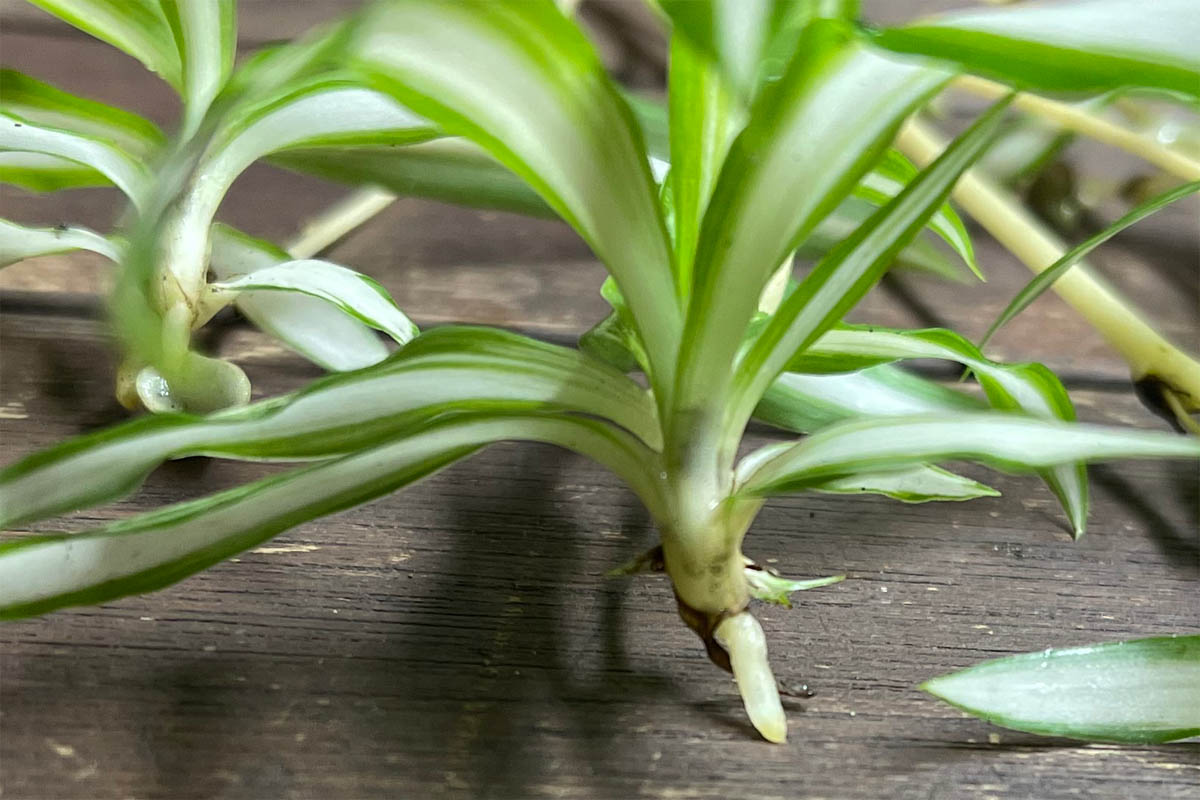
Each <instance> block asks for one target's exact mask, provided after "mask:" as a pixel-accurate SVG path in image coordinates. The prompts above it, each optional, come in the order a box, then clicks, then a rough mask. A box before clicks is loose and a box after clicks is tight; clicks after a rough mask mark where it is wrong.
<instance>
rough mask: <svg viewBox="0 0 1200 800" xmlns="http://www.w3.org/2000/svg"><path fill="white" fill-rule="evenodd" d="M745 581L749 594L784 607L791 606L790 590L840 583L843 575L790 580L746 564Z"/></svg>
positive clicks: (843, 577) (843, 578)
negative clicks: (748, 587)
mask: <svg viewBox="0 0 1200 800" xmlns="http://www.w3.org/2000/svg"><path fill="white" fill-rule="evenodd" d="M745 574H746V583H747V584H749V586H750V596H751V597H753V598H755V599H756V600H762V601H763V602H765V603H774V604H775V605H778V606H784V607H785V608H791V607H792V601H791V598H790V597H788V595H790V594H791V593H792V592H802V591H805V590H806V589H819V588H821V587H822V586H829V585H831V584H834V583H841V582H842V581H844V580H845V579H846V576H845V575H830V576H829V577H827V578H813V579H811V580H806V581H797V580H792V579H791V578H785V577H783V576H782V575H776V574H775V573H774V572H772V571H770V570H767V569H763V568H762V567H759V566H758V565H750V564H748V565H746V570H745Z"/></svg>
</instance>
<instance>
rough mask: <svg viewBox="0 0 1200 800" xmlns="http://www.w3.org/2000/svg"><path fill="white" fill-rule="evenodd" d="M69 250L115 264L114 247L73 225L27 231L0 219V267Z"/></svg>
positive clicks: (116, 254) (94, 233)
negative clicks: (81, 252) (89, 254)
mask: <svg viewBox="0 0 1200 800" xmlns="http://www.w3.org/2000/svg"><path fill="white" fill-rule="evenodd" d="M72 250H90V251H92V252H93V253H99V254H100V255H102V256H104V257H105V258H107V259H109V260H110V261H116V260H118V258H119V257H120V256H119V253H118V251H117V247H116V246H115V245H114V244H113V243H112V242H110V241H109V240H108V239H106V238H104V237H103V236H101V235H100V234H98V233H96V232H95V231H90V230H88V229H87V228H82V227H78V226H75V225H69V226H68V225H63V226H59V227H56V228H29V227H26V226H24V225H18V224H16V223H15V222H9V221H8V220H6V219H0V267H7V266H8V265H9V264H15V263H17V262H18V261H24V260H25V259H27V258H35V257H37V256H48V255H54V254H56V253H69V252H71V251H72Z"/></svg>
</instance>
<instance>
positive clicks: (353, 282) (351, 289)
mask: <svg viewBox="0 0 1200 800" xmlns="http://www.w3.org/2000/svg"><path fill="white" fill-rule="evenodd" d="M209 286H210V287H211V288H212V289H215V290H217V291H219V292H235V293H242V292H262V291H276V292H299V293H300V294H305V295H308V296H310V297H316V298H320V299H321V300H325V301H327V302H329V303H332V304H333V305H335V306H336V307H338V308H339V309H341V310H342V311H344V312H345V313H347V314H349V315H350V316H352V317H354V318H355V319H358V320H359V321H360V322H365V323H366V324H368V325H370V326H371V327H372V328H375V329H377V330H381V331H383V332H384V333H386V334H387V335H388V336H390V337H392V338H393V339H395V340H396V341H397V342H399V343H400V344H404V343H405V342H408V341H409V340H411V339H412V338H413V337H414V336H416V335H417V326H416V325H414V324H413V323H412V321H411V320H410V319H409V318H408V317H406V316H404V312H403V311H401V310H400V309H399V308H397V307H396V304H395V301H393V300H392V298H391V296H390V295H389V294H388V293H387V290H386V289H384V288H383V287H382V286H380V285H379V283H377V282H376V281H374V280H372V279H371V278H368V277H367V276H366V275H362V274H360V273H358V272H355V271H354V270H352V269H346V268H345V267H339V266H338V265H337V264H332V263H330V262H328V261H320V260H317V259H311V258H310V259H302V260H300V261H285V262H283V263H282V264H276V265H274V266H270V267H264V268H263V269H258V270H255V271H253V272H251V273H249V274H247V275H241V276H238V277H233V278H230V279H228V280H223V281H218V282H216V283H211V284H209ZM306 322H307V324H308V325H310V326H311V325H312V320H311V319H310V320H306ZM322 333H323V332H322Z"/></svg>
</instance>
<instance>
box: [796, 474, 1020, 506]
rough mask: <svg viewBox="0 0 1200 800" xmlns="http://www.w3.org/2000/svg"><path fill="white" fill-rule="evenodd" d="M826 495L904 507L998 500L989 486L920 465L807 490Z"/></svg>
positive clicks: (844, 478) (855, 476)
mask: <svg viewBox="0 0 1200 800" xmlns="http://www.w3.org/2000/svg"><path fill="white" fill-rule="evenodd" d="M807 489H808V491H814V492H826V493H828V494H881V495H883V496H885V497H890V498H892V499H893V500H900V501H902V502H905V503H928V502H930V501H935V500H936V501H945V500H974V499H975V498H977V497H998V496H999V495H1000V492H998V491H996V490H995V489H993V488H992V487H990V486H987V485H985V484H982V483H980V482H979V481H976V480H972V479H971V478H967V477H964V476H962V475H956V474H955V473H953V472H950V471H949V470H944V469H942V468H941V467H934V466H931V465H928V464H921V465H918V466H915V467H906V468H904V469H892V470H880V471H878V472H875V471H868V472H856V473H853V474H851V475H845V476H841V477H837V478H832V479H830V480H828V481H824V482H821V483H816V484H813V485H812V486H809V487H807Z"/></svg>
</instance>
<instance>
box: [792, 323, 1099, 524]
mask: <svg viewBox="0 0 1200 800" xmlns="http://www.w3.org/2000/svg"><path fill="white" fill-rule="evenodd" d="M814 358H815V359H822V358H823V359H826V360H828V361H836V360H837V359H848V363H849V365H850V366H851V367H852V368H853V366H854V365H855V364H857V363H859V362H860V361H861V360H862V359H864V358H868V359H869V358H894V359H901V358H905V359H907V358H936V359H945V360H949V361H957V362H958V363H960V364H963V365H964V366H966V367H968V368H969V369H970V370H971V371H972V372H973V373H974V374H975V376H976V377H977V378H978V379H979V383H980V385H981V386H982V387H983V390H984V392H985V393H986V394H987V397H988V401H989V402H990V403H991V405H992V407H993V408H997V409H1000V410H1004V411H1022V412H1024V413H1027V414H1031V415H1033V416H1035V417H1043V418H1045V419H1059V420H1064V421H1067V422H1070V421H1073V420H1074V419H1075V408H1074V406H1072V404H1071V399H1070V397H1069V396H1068V395H1067V390H1066V389H1065V388H1064V387H1063V385H1062V383H1061V382H1060V381H1059V380H1058V378H1057V377H1056V376H1055V375H1054V373H1052V372H1051V371H1050V370H1048V369H1046V368H1045V367H1044V366H1042V365H1041V364H999V363H997V362H994V361H989V360H988V359H986V358H984V357H983V354H982V353H980V352H979V350H978V348H976V347H975V346H974V345H973V344H971V343H970V342H968V341H967V340H966V339H964V338H963V337H961V336H959V335H958V334H957V333H954V332H953V331H947V330H941V329H929V330H921V331H897V330H889V329H887V328H875V327H855V326H846V327H842V328H838V329H835V330H831V331H829V332H827V333H826V334H825V335H824V336H822V337H821V338H820V339H818V340H817V342H816V343H815V344H813V345H812V346H811V347H810V348H808V349H807V350H805V351H804V352H803V353H802V354H801V355H800V356H799V360H800V362H801V364H806V363H809V362H811V361H812V360H813V359H814ZM796 366H797V365H796V363H795V360H793V363H792V364H789V369H793V370H794V369H796ZM1040 474H1041V477H1042V478H1043V480H1045V481H1046V483H1047V484H1048V485H1049V486H1050V488H1051V490H1052V491H1053V492H1054V493H1055V495H1057V496H1058V498H1059V500H1060V502H1061V503H1062V505H1063V509H1064V510H1065V511H1066V512H1067V516H1068V517H1069V518H1070V520H1071V526H1072V528H1073V529H1074V531H1075V535H1076V537H1079V536H1081V535H1082V534H1083V532H1084V530H1085V528H1086V525H1087V509H1088V484H1087V471H1086V470H1085V468H1084V466H1083V465H1082V464H1070V465H1061V466H1056V467H1051V468H1050V469H1048V470H1044V471H1042V472H1041V473H1040Z"/></svg>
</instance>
